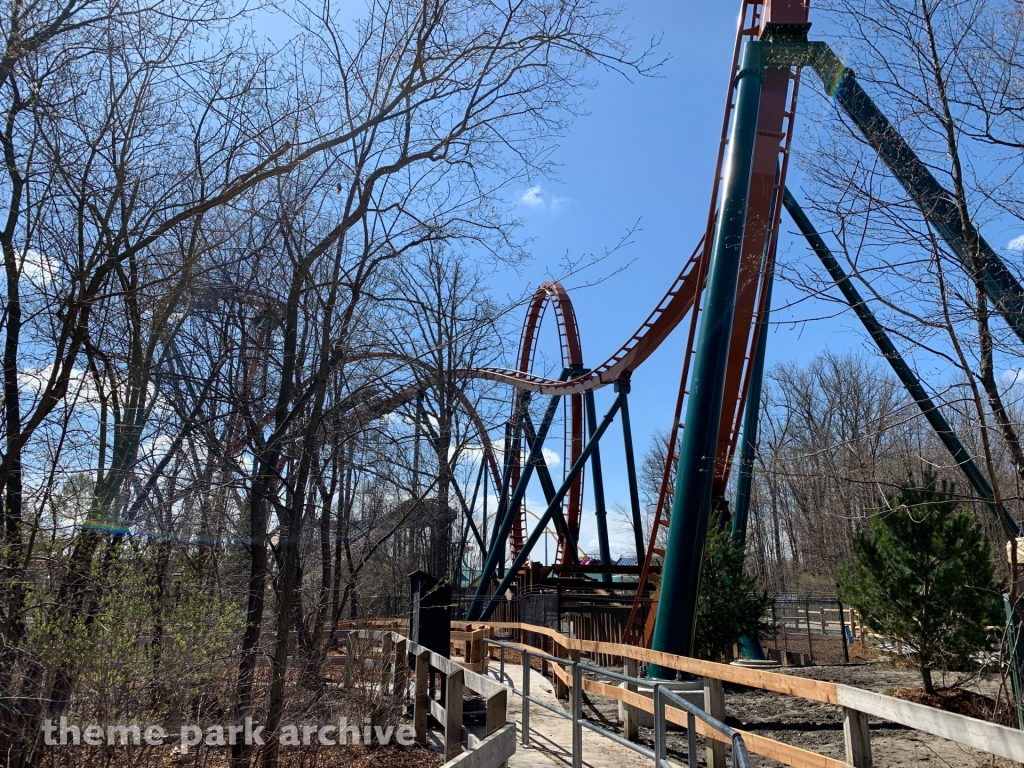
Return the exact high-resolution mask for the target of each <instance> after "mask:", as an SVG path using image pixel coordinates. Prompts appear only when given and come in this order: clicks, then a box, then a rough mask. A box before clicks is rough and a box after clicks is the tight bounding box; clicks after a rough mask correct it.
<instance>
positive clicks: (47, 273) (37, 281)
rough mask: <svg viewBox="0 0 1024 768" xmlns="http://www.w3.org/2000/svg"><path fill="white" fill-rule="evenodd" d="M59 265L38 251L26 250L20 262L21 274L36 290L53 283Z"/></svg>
mask: <svg viewBox="0 0 1024 768" xmlns="http://www.w3.org/2000/svg"><path fill="white" fill-rule="evenodd" d="M59 269H60V265H59V264H57V262H56V261H54V260H53V259H51V258H49V257H47V256H43V255H42V254H41V253H39V252H38V251H33V250H31V249H29V250H26V251H25V253H24V255H23V258H22V262H21V275H22V277H24V278H25V279H26V280H27V281H28V282H29V283H31V284H32V286H33V287H34V288H36V289H37V290H40V289H43V288H46V287H48V286H50V285H52V284H53V281H54V280H55V279H56V277H57V272H58V271H59Z"/></svg>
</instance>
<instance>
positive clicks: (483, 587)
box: [467, 395, 560, 621]
mask: <svg viewBox="0 0 1024 768" xmlns="http://www.w3.org/2000/svg"><path fill="white" fill-rule="evenodd" d="M559 400H560V396H559V395H553V396H552V397H551V398H550V399H549V401H548V407H547V410H546V411H545V412H544V420H543V421H542V422H541V425H540V432H539V433H538V435H537V439H536V440H534V442H533V446H532V448H531V449H530V452H529V454H528V456H527V459H526V466H525V467H523V471H522V473H521V474H520V476H519V482H517V483H516V487H515V489H514V490H513V491H512V496H511V498H510V499H509V502H508V509H507V510H506V512H505V514H504V515H503V517H502V520H501V525H500V526H498V525H495V540H496V543H493V544H492V545H491V549H490V551H489V552H488V553H487V559H486V560H485V561H484V566H483V572H482V573H481V574H480V583H479V584H478V585H477V588H476V593H475V594H474V595H473V602H472V603H471V604H470V606H469V612H470V614H472V613H473V611H474V609H477V608H479V602H480V600H481V599H482V598H483V597H484V593H485V592H486V591H487V584H488V582H490V580H491V577H492V576H493V575H494V573H495V572H496V571H497V570H498V568H499V565H500V566H504V564H505V563H504V560H505V540H506V539H507V538H508V535H509V532H510V531H511V530H512V525H513V523H514V522H515V515H514V514H512V512H513V510H515V509H517V508H518V506H519V504H520V503H522V501H523V498H524V497H525V496H526V487H527V485H529V482H530V476H531V475H532V474H533V470H534V468H535V467H536V466H537V460H538V459H539V458H540V457H541V456H542V453H541V450H542V448H543V446H544V438H546V437H547V434H548V429H549V428H550V427H551V422H552V421H553V420H554V418H555V411H556V410H557V409H558V403H559ZM521 407H522V409H524V410H523V411H522V413H524V414H525V408H526V407H527V402H526V400H525V398H524V400H523V401H522V403H521ZM523 418H524V417H523V416H520V418H519V419H518V421H517V423H516V442H515V443H514V444H513V445H511V446H508V445H507V446H505V454H506V457H507V455H508V454H510V453H511V452H512V451H513V450H516V448H515V446H516V445H518V438H519V431H520V427H521V425H522V423H523ZM510 474H511V473H510ZM504 484H505V485H508V479H507V478H506V480H505V482H504ZM499 558H500V562H499ZM514 574H515V571H512V572H511V574H510V576H511V575H514ZM501 575H502V576H504V575H505V574H504V571H502V572H501ZM467 618H468V619H469V620H471V621H472V620H473V619H472V617H471V616H469V615H467Z"/></svg>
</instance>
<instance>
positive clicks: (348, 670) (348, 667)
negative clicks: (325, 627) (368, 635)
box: [345, 632, 356, 688]
mask: <svg viewBox="0 0 1024 768" xmlns="http://www.w3.org/2000/svg"><path fill="white" fill-rule="evenodd" d="M355 663H356V644H355V641H354V640H353V639H352V633H351V632H346V633H345V687H346V688H351V687H352V674H353V671H354V668H355Z"/></svg>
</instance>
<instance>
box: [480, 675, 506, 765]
mask: <svg viewBox="0 0 1024 768" xmlns="http://www.w3.org/2000/svg"><path fill="white" fill-rule="evenodd" d="M507 722H508V693H507V692H506V691H500V692H498V693H495V694H494V695H493V696H491V697H490V698H489V699H487V723H486V725H485V731H486V732H485V734H484V735H485V736H490V735H491V734H492V733H494V732H495V731H496V730H498V729H499V728H501V727H502V726H504V725H505V723H507ZM507 766H508V761H507V760H506V761H505V762H503V763H501V764H500V765H498V766H497V767H496V768H507Z"/></svg>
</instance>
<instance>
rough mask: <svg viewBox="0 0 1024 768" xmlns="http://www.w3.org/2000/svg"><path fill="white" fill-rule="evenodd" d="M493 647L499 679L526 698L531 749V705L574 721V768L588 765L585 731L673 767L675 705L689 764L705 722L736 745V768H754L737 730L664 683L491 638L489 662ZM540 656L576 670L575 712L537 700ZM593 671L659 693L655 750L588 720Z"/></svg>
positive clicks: (524, 733)
mask: <svg viewBox="0 0 1024 768" xmlns="http://www.w3.org/2000/svg"><path fill="white" fill-rule="evenodd" d="M488 644H490V645H494V646H497V647H498V648H500V649H501V654H500V657H499V660H500V667H499V672H498V675H499V680H500V681H501V682H502V683H503V684H506V685H508V687H509V688H510V689H511V690H512V692H513V693H516V694H519V695H520V696H521V697H522V699H523V712H522V727H521V729H520V730H521V741H522V744H523V746H525V747H528V746H530V704H531V703H533V704H536V705H538V706H540V707H543V708H544V709H546V710H548V711H549V712H553V713H554V714H556V715H558V716H559V717H564V718H566V719H568V720H571V721H572V768H582V766H583V729H584V728H586V729H587V730H590V731H593V732H594V733H597V734H599V735H601V736H604V737H606V738H609V739H611V740H612V741H614V742H616V743H617V744H621V745H622V746H624V747H627V748H628V749H631V750H633V751H634V752H637V753H638V754H641V755H643V756H644V757H647V758H650V759H652V760H654V766H655V768H673V767H672V764H671V763H670V762H669V761H668V759H667V758H666V756H665V755H666V749H667V744H666V732H667V723H666V720H665V706H666V702H668V703H670V704H671V706H673V707H676V708H678V709H681V710H683V711H684V712H686V741H687V755H686V759H687V765H691V766H692V765H696V760H695V758H696V754H697V729H696V721H697V720H701V721H702V722H704V723H705V724H707V725H708V726H709V727H710V728H712V729H714V730H715V731H718V733H720V734H722V736H724V737H725V738H726V739H728V740H729V741H730V742H731V744H732V765H733V768H750V757H749V755H748V754H747V747H746V744H744V742H743V736H742V734H740V733H739V732H738V731H736V730H734V729H732V728H730V727H729V726H727V725H726V724H725V723H723V722H722V721H720V720H718V719H717V718H715V717H712V716H711V715H709V714H708V713H707V712H705V711H704V710H703V709H701V708H700V707H697V706H694V705H693V704H691V703H690V702H689V701H687V700H686V699H684V698H683V697H682V696H679V695H678V694H677V693H675V692H674V691H672V690H671V689H669V688H668V687H666V686H665V685H664V684H663V683H658V682H654V681H653V680H651V679H645V678H639V677H630V676H629V675H625V674H622V673H620V672H613V671H611V670H608V669H604V668H602V667H595V666H594V665H592V664H587V663H586V662H582V661H573V660H572V659H565V658H560V657H558V656H552V655H551V654H548V653H544V652H543V651H537V650H531V649H530V648H529V647H528V646H524V645H520V644H517V643H507V642H503V641H500V640H492V639H490V638H486V637H485V638H483V652H484V658H485V659H486V658H487V654H488V649H487V646H488ZM506 648H508V649H509V650H513V651H516V652H518V653H520V654H522V657H523V688H522V690H519V689H517V688H516V687H515V686H514V685H512V684H511V680H510V681H509V683H505V649H506ZM531 657H536V658H538V659H545V660H547V661H549V662H552V663H554V664H558V665H561V666H565V667H569V668H570V669H571V670H572V700H571V709H570V712H568V713H567V712H565V710H562V709H559V708H558V707H554V706H552V705H550V704H548V703H547V702H546V701H541V700H540V699H538V698H536V697H535V696H532V695H531V694H530V659H531ZM584 671H590V672H595V673H597V674H600V675H601V676H602V677H610V678H612V679H613V680H620V681H622V682H625V683H630V684H634V685H642V686H645V687H651V688H653V691H654V750H653V751H652V750H650V749H647V748H646V747H642V746H640V745H639V744H634V743H633V742H631V741H629V740H628V739H624V738H622V737H621V736H619V734H617V733H613V732H611V731H608V730H606V729H604V728H601V727H600V726H598V725H595V724H594V723H591V722H589V721H587V720H585V719H584V718H583V672H584Z"/></svg>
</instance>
